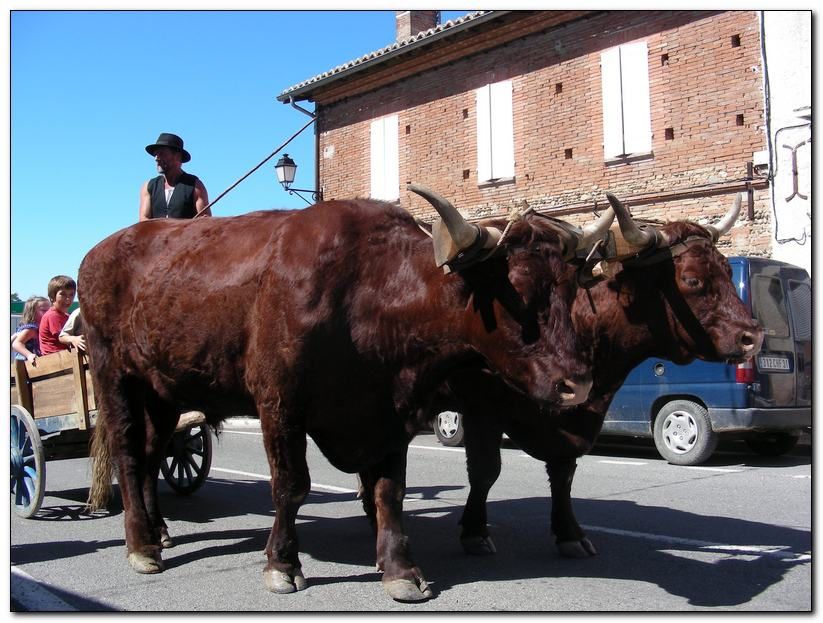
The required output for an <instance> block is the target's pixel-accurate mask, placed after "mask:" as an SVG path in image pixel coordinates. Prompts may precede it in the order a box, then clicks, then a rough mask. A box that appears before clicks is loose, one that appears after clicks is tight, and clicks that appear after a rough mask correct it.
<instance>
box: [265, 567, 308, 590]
mask: <svg viewBox="0 0 823 623" xmlns="http://www.w3.org/2000/svg"><path fill="white" fill-rule="evenodd" d="M263 582H264V583H265V584H266V588H267V589H269V590H270V591H271V592H272V593H279V594H281V595H285V594H287V593H294V592H296V591H302V590H303V589H305V588H306V578H304V577H303V572H302V571H301V570H300V569H298V570H297V573H295V574H294V575H289V574H288V573H286V572H285V571H279V570H277V569H271V570H268V571H263Z"/></svg>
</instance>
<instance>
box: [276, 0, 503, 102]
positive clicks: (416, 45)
mask: <svg viewBox="0 0 823 623" xmlns="http://www.w3.org/2000/svg"><path fill="white" fill-rule="evenodd" d="M508 13H511V11H497V10H494V11H489V12H488V13H485V14H484V15H480V16H478V17H476V18H475V19H472V20H468V21H466V22H463V23H461V24H455V25H454V26H452V27H450V28H448V29H446V30H442V31H440V32H436V33H434V34H432V35H429V36H427V37H421V38H419V39H416V40H415V41H411V42H410V43H406V44H404V45H401V46H400V47H397V48H395V49H394V50H389V51H388V52H386V53H385V54H381V55H380V56H376V57H374V58H371V59H368V60H366V61H363V62H362V63H358V64H357V65H354V66H352V67H349V68H347V69H344V70H342V71H340V72H338V73H335V74H332V75H330V76H327V77H325V78H320V79H319V80H317V81H315V82H311V83H309V84H306V85H304V86H298V87H289V88H288V89H286V90H285V91H283V92H282V93H281V94H280V95H278V96H277V100H278V101H279V102H282V103H284V104H287V103H290V102H299V101H304V100H309V99H311V95H312V93H314V92H315V91H317V90H319V89H322V88H326V87H328V86H329V85H331V84H333V83H335V82H337V81H338V80H342V79H348V78H351V76H353V75H354V74H357V73H360V72H362V71H366V70H370V69H373V68H374V67H377V66H379V65H381V64H383V63H385V62H387V61H390V60H392V59H394V58H397V57H398V56H402V55H404V54H409V53H411V52H414V51H416V50H419V49H420V48H423V47H425V46H428V45H431V44H432V43H436V42H438V41H440V40H441V39H445V38H447V37H451V36H453V35H455V34H457V33H460V32H463V31H465V30H468V29H470V28H474V27H476V26H479V25H480V24H484V23H486V22H488V21H491V20H493V19H499V18H500V17H502V16H504V15H507V14H508Z"/></svg>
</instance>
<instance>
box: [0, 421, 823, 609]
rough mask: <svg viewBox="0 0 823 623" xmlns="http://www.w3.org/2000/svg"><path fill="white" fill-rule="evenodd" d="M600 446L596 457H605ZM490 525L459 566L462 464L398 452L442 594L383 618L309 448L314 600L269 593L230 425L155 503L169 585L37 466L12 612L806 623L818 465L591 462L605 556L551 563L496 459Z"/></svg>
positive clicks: (362, 534)
mask: <svg viewBox="0 0 823 623" xmlns="http://www.w3.org/2000/svg"><path fill="white" fill-rule="evenodd" d="M601 446H602V447H601ZM502 452H503V462H504V467H503V473H502V475H501V478H500V480H499V481H498V483H497V484H496V485H495V487H494V488H493V489H492V492H491V496H490V500H489V505H488V506H489V523H490V528H491V530H492V534H493V536H494V539H495V543H496V545H497V548H498V553H497V554H496V555H494V556H491V557H470V556H466V555H465V554H464V553H463V552H462V549H461V548H460V545H459V541H458V539H457V535H458V530H459V528H458V521H459V518H460V514H461V512H462V506H463V504H464V502H465V498H466V494H467V488H466V475H465V455H464V453H463V451H462V449H459V448H443V447H442V446H440V445H439V444H438V443H437V441H436V439H435V437H434V436H433V435H421V436H420V437H418V438H417V439H415V440H414V442H413V444H412V447H411V449H410V452H409V478H408V490H407V496H406V501H405V511H404V524H405V526H406V532H407V534H408V535H409V537H410V539H411V544H412V552H413V555H414V556H415V561H416V562H417V564H418V565H420V567H421V568H422V569H423V572H424V574H425V576H426V578H427V579H428V580H429V581H430V582H431V584H432V587H433V589H434V591H435V596H434V598H433V599H431V600H429V601H427V602H424V603H421V604H400V603H397V602H393V601H392V600H391V599H390V598H388V597H387V596H386V595H385V594H384V592H383V591H382V589H381V586H380V579H379V575H378V574H377V573H376V572H375V570H374V540H373V536H372V535H371V533H370V530H369V529H368V523H367V521H366V520H365V519H364V517H363V514H362V510H361V508H360V504H359V502H358V501H357V500H356V499H355V497H354V488H355V481H354V477H353V476H351V475H349V474H344V473H341V472H339V471H337V470H335V469H334V468H332V467H331V466H330V465H329V464H328V463H327V462H326V461H325V459H324V458H323V457H322V456H321V455H320V453H319V452H318V450H317V448H316V447H314V446H313V444H311V443H310V444H309V464H310V469H311V477H312V483H313V486H312V494H311V495H310V496H309V499H308V500H307V503H306V504H305V505H304V506H303V507H302V508H301V511H300V514H299V517H298V531H299V534H300V539H301V541H300V542H301V560H302V562H303V566H304V571H305V573H306V577H307V579H308V582H309V587H308V589H307V590H305V591H301V592H300V593H298V594H295V595H288V596H280V595H273V594H271V593H268V592H267V591H266V590H265V589H264V588H263V585H262V581H261V571H262V569H263V566H264V564H265V557H264V556H263V553H262V550H263V548H264V547H265V543H266V540H267V538H268V532H269V529H270V527H271V522H272V519H273V513H272V510H271V499H270V491H269V486H268V482H267V478H268V477H267V466H266V460H265V454H264V452H263V450H262V445H261V437H260V433H259V429H258V428H257V426H256V423H255V422H242V421H234V422H231V423H230V424H229V425H228V426H227V428H226V430H225V432H224V433H223V434H222V435H221V436H220V438H219V440H218V441H217V442H216V443H215V450H214V457H213V461H212V470H211V473H210V476H209V479H208V480H207V481H206V483H205V484H204V486H203V487H202V488H201V489H200V490H199V491H197V492H195V493H194V494H193V495H191V496H188V497H181V496H178V495H176V494H174V493H173V492H171V490H170V489H169V488H168V486H167V485H166V484H165V483H161V485H160V489H161V491H160V493H161V503H162V505H163V510H164V514H165V516H166V518H167V521H168V523H169V527H170V530H171V533H172V536H173V537H174V538H175V541H176V546H175V547H174V548H172V549H170V550H166V551H165V552H164V560H165V561H166V566H167V570H166V571H165V572H164V573H162V574H159V575H152V576H141V575H138V574H135V573H133V572H132V571H131V570H130V569H129V568H128V565H127V563H126V560H125V547H124V542H123V514H122V509H121V508H120V507H119V505H118V504H117V503H115V504H114V505H113V506H112V507H111V508H110V510H109V512H104V513H98V514H95V515H86V514H84V513H83V512H82V503H83V501H84V500H85V496H86V493H87V487H88V478H89V465H88V461H87V460H86V459H77V460H72V461H55V462H50V463H49V464H48V481H47V487H46V488H47V495H46V498H45V500H44V504H43V507H42V509H41V511H40V512H39V513H38V515H37V516H36V517H35V518H33V519H21V518H18V517H16V516H14V515H12V517H11V547H10V557H11V565H12V574H11V598H12V606H11V607H12V610H13V611H22V610H29V611H37V612H46V611H51V612H56V611H89V612H91V611H131V612H160V611H168V612H194V611H209V612H268V611H280V612H282V613H295V612H331V611H333V612H361V611H362V612H433V611H448V612H500V611H502V612H523V611H527V612H589V613H603V612H680V611H704V612H705V611H710V612H711V611H748V612H761V611H762V612H772V613H776V612H795V611H801V612H808V611H810V609H811V604H812V598H811V594H812V591H811V585H812V582H811V579H812V578H811V575H812V574H811V566H812V565H811V553H812V552H811V549H812V544H811V543H812V538H811V525H812V523H811V488H812V486H811V478H812V470H811V462H812V461H811V453H810V448H809V446H806V445H804V446H800V447H799V448H798V449H797V450H796V451H794V452H793V453H792V454H791V455H788V456H786V457H779V458H776V459H764V458H762V457H756V456H754V455H751V454H749V453H746V452H745V451H744V450H742V449H741V448H739V447H737V446H733V445H732V446H731V447H729V448H727V449H724V448H722V447H721V449H720V451H719V452H718V453H717V456H716V457H713V458H712V460H711V461H709V462H708V463H707V464H706V465H704V466H700V467H695V468H686V467H677V466H671V465H668V464H666V463H665V462H664V461H662V460H661V459H660V458H659V456H658V455H657V454H656V452H655V451H654V449H653V446H652V445H651V444H650V443H641V442H635V443H630V444H621V445H614V444H601V445H599V446H598V447H597V448H596V449H595V451H594V452H593V453H592V454H591V455H589V456H586V457H583V459H581V461H580V463H579V468H578V471H577V477H576V480H575V486H574V496H575V510H576V513H577V516H578V520H579V521H580V523H581V524H582V525H583V526H584V529H585V530H586V531H587V533H588V534H589V536H590V538H591V539H592V541H593V542H594V543H595V546H596V547H597V549H598V555H597V556H595V557H593V558H588V559H584V560H567V559H563V558H561V557H559V556H558V554H557V552H556V550H555V548H554V546H553V542H552V539H551V537H550V535H549V534H548V517H549V509H550V501H549V499H548V486H547V484H546V475H545V471H544V470H543V466H542V465H541V464H539V463H538V462H537V461H535V460H533V459H531V457H527V456H526V455H524V454H523V453H522V451H520V450H519V449H518V448H515V447H513V446H511V445H506V446H505V447H504V449H503V451H502Z"/></svg>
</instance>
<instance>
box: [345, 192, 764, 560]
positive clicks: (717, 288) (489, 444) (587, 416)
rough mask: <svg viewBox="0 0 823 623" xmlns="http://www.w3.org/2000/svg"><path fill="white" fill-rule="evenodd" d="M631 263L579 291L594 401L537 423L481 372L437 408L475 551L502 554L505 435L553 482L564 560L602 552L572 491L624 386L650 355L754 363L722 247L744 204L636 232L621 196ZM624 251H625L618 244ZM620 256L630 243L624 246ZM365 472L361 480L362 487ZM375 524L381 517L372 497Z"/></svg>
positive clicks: (461, 377)
mask: <svg viewBox="0 0 823 623" xmlns="http://www.w3.org/2000/svg"><path fill="white" fill-rule="evenodd" d="M609 201H610V202H611V204H612V206H613V207H614V209H615V212H616V213H617V218H618V220H619V222H620V226H621V229H622V231H623V236H624V238H625V239H626V241H628V243H629V244H628V247H630V248H631V253H630V254H628V255H625V256H623V258H622V259H623V261H622V266H621V265H620V264H618V263H615V264H614V265H613V266H614V267H615V268H616V270H617V271H618V272H617V273H616V274H614V275H613V276H612V277H611V278H609V279H607V280H605V281H602V282H600V283H599V284H597V285H595V286H594V287H592V288H591V291H590V292H591V300H590V299H589V296H588V294H587V293H586V292H585V291H583V290H582V289H581V290H580V291H579V292H578V294H577V298H576V300H575V302H574V306H573V310H572V313H573V316H572V317H573V321H574V326H575V329H576V331H577V339H578V343H579V344H580V348H581V351H582V352H583V353H584V355H585V357H586V359H587V361H589V362H591V369H592V377H593V379H594V385H593V387H592V390H591V392H590V394H589V398H588V400H587V401H585V402H584V403H582V404H579V405H577V406H576V407H573V408H571V409H567V410H557V411H555V412H554V413H552V414H551V416H549V417H536V415H537V413H536V408H535V406H534V405H533V404H532V403H530V402H529V401H528V400H525V399H523V398H522V397H521V396H519V395H517V394H515V393H514V392H512V391H510V390H509V389H508V388H507V387H506V386H505V385H504V384H502V383H500V382H498V381H497V379H494V378H492V377H491V376H490V375H488V374H487V373H486V372H484V371H483V370H482V369H477V370H474V371H471V370H461V371H459V372H457V373H455V374H454V375H452V377H451V378H450V380H449V387H450V390H451V392H452V395H451V397H450V398H451V400H452V402H451V403H449V396H446V397H444V400H445V402H442V403H441V404H440V405H439V406H440V407H443V408H445V407H448V408H456V409H457V410H460V411H461V412H462V414H463V416H464V417H463V425H464V432H465V437H464V444H465V448H466V459H467V467H468V474H469V483H470V487H471V489H470V492H469V497H468V500H467V502H466V507H465V510H464V512H463V517H462V519H461V521H460V523H461V524H462V533H461V541H462V543H463V546H464V548H465V549H466V551H467V552H469V553H475V554H484V553H493V552H494V551H495V549H494V544H493V542H492V540H491V538H490V537H489V533H488V529H487V525H486V500H487V497H488V492H489V490H490V489H491V487H492V485H493V484H494V482H495V481H496V480H497V477H498V476H499V474H500V441H501V438H502V435H503V433H504V432H505V433H506V434H507V435H508V436H509V437H510V438H511V439H512V441H514V443H516V444H517V445H518V446H519V447H520V448H522V449H523V450H524V451H525V452H527V453H528V454H529V455H531V456H533V457H535V458H537V459H539V460H541V461H545V462H546V469H547V471H548V474H549V480H550V483H551V497H552V513H551V528H552V532H553V533H554V535H555V537H556V543H557V547H558V549H559V551H560V553H561V554H562V555H564V556H567V557H585V556H590V555H593V554H595V553H596V552H595V548H594V546H593V545H592V543H591V541H589V539H588V538H587V537H586V535H585V533H584V532H583V530H582V529H581V528H580V526H579V525H578V523H577V520H576V518H575V516H574V511H573V509H572V500H571V486H572V479H573V477H574V472H575V468H576V462H577V458H578V457H580V456H582V455H583V454H586V453H587V452H588V451H589V450H590V449H591V448H592V445H593V444H594V441H595V439H596V437H597V435H598V433H599V432H600V428H601V426H602V424H603V419H604V418H605V416H606V412H607V411H608V408H609V404H610V403H611V400H612V398H613V396H614V394H615V393H616V392H617V390H618V389H619V388H620V386H621V385H622V384H623V381H624V380H625V378H626V376H627V375H628V374H629V372H631V370H632V369H633V368H634V367H635V366H637V365H638V364H639V363H640V362H641V361H643V360H644V359H646V358H648V357H661V358H666V359H670V360H672V361H674V362H676V363H680V364H683V363H688V362H690V361H692V360H693V359H694V358H695V357H698V358H700V359H704V360H708V361H730V362H741V361H743V360H744V359H745V358H749V357H752V356H754V355H755V354H756V353H757V351H758V350H759V349H760V346H761V344H762V341H763V331H762V329H761V328H760V327H759V326H758V325H757V323H756V322H755V321H754V320H752V318H751V314H750V312H749V311H748V310H747V309H746V307H745V306H744V305H743V303H742V302H741V300H740V298H739V297H738V296H737V291H736V290H735V288H734V284H733V283H732V281H731V269H730V267H729V264H728V262H727V261H726V258H725V257H724V256H723V255H722V254H721V253H720V252H719V251H718V250H717V249H716V248H715V247H714V245H713V243H714V242H715V241H716V240H717V238H718V237H719V236H720V235H722V234H723V233H725V232H726V231H728V229H729V228H730V227H731V225H732V224H733V223H734V221H735V220H736V219H737V215H738V213H739V210H740V196H739V195H738V197H737V198H736V201H735V204H734V206H733V207H732V209H731V210H730V211H729V212H728V213H727V214H726V215H725V216H724V218H723V219H722V220H721V222H720V223H719V224H718V225H717V226H716V227H702V226H700V225H697V224H695V223H690V222H685V221H681V222H673V223H669V224H667V225H665V226H663V227H661V228H659V229H654V228H651V227H648V226H644V228H642V229H641V228H639V227H638V226H637V225H635V224H634V223H633V221H632V220H631V217H630V215H629V213H628V211H627V210H626V209H625V208H624V207H623V206H622V204H621V203H620V202H619V201H618V200H617V199H616V198H615V197H613V196H609ZM621 242H622V241H621ZM622 246H624V248H626V245H625V244H623V245H622ZM366 479H367V474H361V480H364V481H366ZM364 507H365V509H366V512H367V514H369V515H370V516H372V515H373V508H372V506H371V502H370V500H369V499H368V494H366V495H365V496H364Z"/></svg>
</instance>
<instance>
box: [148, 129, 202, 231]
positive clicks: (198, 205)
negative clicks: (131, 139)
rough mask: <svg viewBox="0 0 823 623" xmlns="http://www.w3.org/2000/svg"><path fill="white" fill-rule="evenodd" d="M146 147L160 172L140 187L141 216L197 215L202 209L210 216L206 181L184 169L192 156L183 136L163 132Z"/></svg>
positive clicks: (172, 216)
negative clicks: (186, 148)
mask: <svg viewBox="0 0 823 623" xmlns="http://www.w3.org/2000/svg"><path fill="white" fill-rule="evenodd" d="M146 151H147V152H148V153H149V154H151V155H152V156H154V161H155V162H156V163H157V171H158V172H159V173H160V175H158V176H157V177H155V178H153V179H150V180H149V181H148V182H146V183H145V184H143V188H141V189H140V214H139V220H141V221H147V220H149V219H153V218H194V216H195V215H196V214H198V213H200V212H203V216H211V210H207V209H206V206H207V205H208V204H209V195H208V193H207V192H206V187H205V186H204V185H203V182H201V181H200V180H199V179H198V178H197V177H195V176H194V175H191V174H190V173H186V172H185V171H184V170H183V163H184V162H188V161H189V160H191V155H190V154H189V152H187V151H186V150H185V149H184V148H183V139H182V138H180V137H179V136H177V135H176V134H169V133H167V132H164V133H162V134H161V135H160V136H159V137H158V138H157V142H156V143H153V144H152V145H147V146H146ZM204 210H205V212H204Z"/></svg>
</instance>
